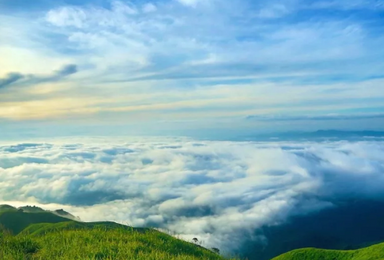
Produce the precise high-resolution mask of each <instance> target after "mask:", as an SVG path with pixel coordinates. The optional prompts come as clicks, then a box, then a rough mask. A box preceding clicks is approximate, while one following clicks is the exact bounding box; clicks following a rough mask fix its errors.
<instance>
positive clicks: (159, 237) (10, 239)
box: [0, 206, 223, 260]
mask: <svg viewBox="0 0 384 260" xmlns="http://www.w3.org/2000/svg"><path fill="white" fill-rule="evenodd" d="M24 210H26V211H27V212H24ZM56 213H57V212H56ZM56 213H55V212H48V211H44V210H41V209H39V208H33V207H28V208H22V209H20V208H19V209H16V208H13V207H11V206H0V225H1V229H0V259H2V260H3V259H4V260H22V259H26V260H52V259H63V260H64V259H68V260H69V259H70V260H75V259H79V260H86V259H124V260H126V259H127V260H129V259H137V260H141V259H142V260H144V259H145V260H152V259H153V260H154V259H159V260H162V259H164V260H165V259H169V260H173V259H180V260H197V259H212V260H219V259H223V258H222V257H221V256H220V255H218V254H217V253H215V252H212V251H210V250H208V249H206V248H203V247H201V246H198V245H195V244H193V243H188V242H185V241H182V240H179V239H176V238H174V237H172V236H169V235H167V234H164V233H162V232H159V231H156V230H153V229H145V228H131V227H128V226H123V225H119V224H117V223H113V222H97V223H84V222H77V221H73V220H71V219H68V218H64V217H61V216H58V215H57V214H56ZM61 213H62V212H61ZM64 215H66V214H64Z"/></svg>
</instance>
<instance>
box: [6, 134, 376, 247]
mask: <svg viewBox="0 0 384 260" xmlns="http://www.w3.org/2000/svg"><path fill="white" fill-rule="evenodd" d="M107 141H108V142H107ZM0 158H1V159H0V196H1V197H0V201H5V202H8V203H15V202H17V203H22V204H27V203H29V204H38V205H40V204H44V205H45V207H48V208H50V207H52V208H57V207H62V208H64V209H66V210H68V211H69V212H71V213H73V214H74V215H78V216H80V217H81V218H82V219H83V220H87V221H94V220H112V221H118V222H122V223H125V224H129V225H133V226H152V227H157V228H162V229H166V230H170V231H172V232H175V233H177V234H180V235H181V236H182V237H183V238H185V239H191V238H192V237H198V238H200V239H201V240H203V241H204V243H205V245H207V246H219V247H221V248H223V249H224V248H227V249H228V250H227V251H230V252H237V250H240V248H241V246H242V244H243V243H244V242H245V241H248V242H249V241H250V240H251V241H255V242H258V243H266V242H267V241H265V237H263V235H262V234H260V235H258V236H256V235H255V230H257V229H259V228H261V227H262V226H265V225H276V224H279V223H284V222H285V221H286V220H287V219H288V218H289V217H290V216H293V215H301V214H307V213H310V212H315V211H318V210H321V209H324V208H330V207H334V206H335V205H336V204H337V203H336V204H335V202H337V201H339V200H348V199H356V198H358V199H377V200H384V184H383V183H384V180H383V178H384V175H383V172H384V159H383V158H384V149H383V145H382V142H367V141H364V142H346V141H337V142H323V143H312V142H280V143H273V142H270V143H256V142H214V141H203V142H202V141H196V140H191V139H185V138H168V139H157V138H155V139H152V140H144V139H143V140H141V139H135V140H133V139H132V140H129V139H121V140H114V141H111V140H106V139H92V140H89V139H88V140H83V139H79V140H73V139H72V140H61V141H58V140H56V141H52V142H49V143H21V144H3V145H2V146H1V147H0ZM277 162H278V163H277Z"/></svg>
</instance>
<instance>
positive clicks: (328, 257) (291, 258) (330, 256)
mask: <svg viewBox="0 0 384 260" xmlns="http://www.w3.org/2000/svg"><path fill="white" fill-rule="evenodd" d="M383 259H384V243H381V244H377V245H373V246H370V247H366V248H362V249H357V250H345V251H343V250H325V249H316V248H303V249H297V250H293V251H290V252H288V253H285V254H283V255H280V256H278V257H276V258H274V259H273V260H383Z"/></svg>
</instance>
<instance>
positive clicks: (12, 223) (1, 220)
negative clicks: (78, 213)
mask: <svg viewBox="0 0 384 260" xmlns="http://www.w3.org/2000/svg"><path fill="white" fill-rule="evenodd" d="M67 221H68V219H67V218H64V217H60V216H57V215H55V214H53V213H50V212H38V213H28V212H21V211H4V212H0V225H2V226H3V227H4V228H5V229H7V230H8V231H10V232H11V233H12V234H14V235H17V234H18V233H20V232H21V231H23V230H24V229H25V228H26V227H28V226H29V225H31V224H35V223H59V222H67Z"/></svg>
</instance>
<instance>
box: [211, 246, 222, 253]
mask: <svg viewBox="0 0 384 260" xmlns="http://www.w3.org/2000/svg"><path fill="white" fill-rule="evenodd" d="M211 249H212V251H213V252H215V253H216V254H218V255H220V249H218V248H216V247H212V248H211Z"/></svg>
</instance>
